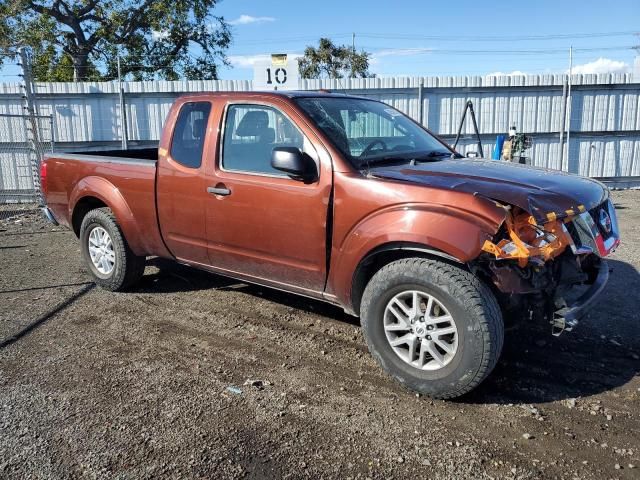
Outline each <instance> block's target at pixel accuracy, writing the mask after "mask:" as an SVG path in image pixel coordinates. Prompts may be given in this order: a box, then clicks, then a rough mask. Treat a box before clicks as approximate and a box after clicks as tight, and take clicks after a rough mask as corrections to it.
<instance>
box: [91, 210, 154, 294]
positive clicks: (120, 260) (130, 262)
mask: <svg viewBox="0 0 640 480" xmlns="http://www.w3.org/2000/svg"><path fill="white" fill-rule="evenodd" d="M96 227H102V228H104V229H105V230H106V231H107V233H108V234H109V236H110V237H111V242H112V244H113V251H114V254H115V265H114V267H113V270H112V271H111V272H110V273H108V274H103V273H101V272H99V271H98V269H97V268H96V266H95V265H94V264H93V262H92V261H91V256H90V254H89V234H90V233H91V231H92V230H93V229H94V228H96ZM80 248H81V250H82V257H83V259H84V261H85V263H86V264H87V267H88V269H89V272H90V273H91V276H92V277H93V280H94V281H95V283H96V284H97V285H98V286H100V287H102V288H104V289H105V290H110V291H112V292H118V291H123V290H127V289H128V288H131V287H132V286H133V285H135V284H136V283H137V282H138V281H139V280H140V278H141V277H142V275H143V274H144V268H145V262H146V257H139V256H137V255H135V254H134V253H133V252H132V251H131V249H130V248H129V244H128V243H127V240H126V239H125V238H124V235H123V234H122V230H121V229H120V227H119V226H118V223H117V222H116V219H115V217H114V215H113V213H112V212H111V209H109V208H106V207H105V208H96V209H95V210H90V211H89V212H88V213H87V214H86V215H85V217H84V218H83V219H82V226H81V227H80Z"/></svg>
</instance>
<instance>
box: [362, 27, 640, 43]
mask: <svg viewBox="0 0 640 480" xmlns="http://www.w3.org/2000/svg"><path fill="white" fill-rule="evenodd" d="M638 33H639V32H638V31H635V30H627V31H622V32H592V33H563V34H546V35H499V36H498V35H455V36H452V35H414V34H403V33H358V34H357V35H358V36H359V37H365V38H380V39H385V40H388V39H398V40H439V41H451V42H457V41H476V42H483V41H485V42H519V41H542V40H561V39H578V38H604V37H624V36H629V35H637V34H638Z"/></svg>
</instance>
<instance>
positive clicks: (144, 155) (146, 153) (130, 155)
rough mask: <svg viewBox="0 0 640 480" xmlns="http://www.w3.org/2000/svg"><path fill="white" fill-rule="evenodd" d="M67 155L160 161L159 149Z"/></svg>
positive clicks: (131, 149)
mask: <svg viewBox="0 0 640 480" xmlns="http://www.w3.org/2000/svg"><path fill="white" fill-rule="evenodd" d="M66 155H73V156H75V155H86V156H91V157H116V158H120V159H131V160H154V161H157V160H158V149H157V148H130V149H128V150H101V151H90V152H74V153H71V154H66Z"/></svg>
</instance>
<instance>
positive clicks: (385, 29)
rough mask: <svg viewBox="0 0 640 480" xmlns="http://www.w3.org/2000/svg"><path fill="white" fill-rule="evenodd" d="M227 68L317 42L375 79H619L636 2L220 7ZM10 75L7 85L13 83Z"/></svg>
mask: <svg viewBox="0 0 640 480" xmlns="http://www.w3.org/2000/svg"><path fill="white" fill-rule="evenodd" d="M213 13H214V14H215V15H221V16H223V17H224V18H225V20H226V21H228V22H230V23H231V25H232V31H233V42H232V44H231V47H230V48H229V50H228V52H227V54H228V58H229V61H230V63H231V65H230V66H229V67H223V68H222V69H221V70H220V78H222V79H252V78H253V67H252V64H253V62H254V60H255V59H256V58H261V57H262V58H264V57H265V56H268V55H269V54H272V53H287V54H290V55H299V54H301V53H302V52H303V51H304V48H305V47H306V46H308V45H316V44H317V42H318V39H319V38H320V37H329V38H330V39H332V40H333V41H334V43H337V44H346V45H349V46H350V45H351V43H352V40H353V37H352V35H353V34H355V46H356V49H357V50H358V51H360V50H365V51H367V52H369V53H370V54H371V59H370V69H369V70H370V71H371V72H372V73H375V74H376V75H377V76H381V77H389V76H436V75H489V74H501V73H503V74H543V73H563V72H565V71H567V70H568V68H569V54H568V50H569V47H570V46H573V47H574V72H575V73H608V72H614V73H621V72H629V71H631V70H632V68H633V64H634V58H635V56H636V55H640V50H634V49H633V48H631V47H633V46H640V33H634V32H640V0H610V1H593V0H581V1H577V0H555V1H548V0H543V1H540V0H535V1H523V0H520V1H509V2H506V1H493V2H487V1H484V2H483V1H478V0H474V1H467V0H465V1H458V2H452V1H449V2H443V1H428V0H421V1H417V0H396V1H389V0H385V1H380V0H365V1H363V0H317V1H313V2H311V1H308V0H307V1H305V0H295V1H293V0H270V1H265V0H262V1H260V0H221V1H220V3H219V4H218V5H217V6H216V8H215V9H214V12H213ZM16 73H17V67H12V66H11V65H8V66H5V67H4V69H3V70H2V72H1V73H0V76H1V77H4V78H3V79H2V80H3V81H16V80H17V77H15V75H16Z"/></svg>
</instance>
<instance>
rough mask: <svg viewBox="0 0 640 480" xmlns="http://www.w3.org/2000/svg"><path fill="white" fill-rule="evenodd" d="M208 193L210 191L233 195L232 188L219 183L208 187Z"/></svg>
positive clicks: (215, 193)
mask: <svg viewBox="0 0 640 480" xmlns="http://www.w3.org/2000/svg"><path fill="white" fill-rule="evenodd" d="M207 193H210V194H212V195H222V196H226V195H231V190H229V189H228V188H227V187H226V186H224V185H223V184H218V185H216V186H215V187H207Z"/></svg>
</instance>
